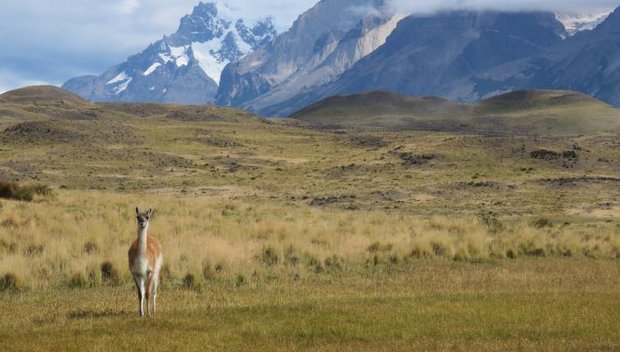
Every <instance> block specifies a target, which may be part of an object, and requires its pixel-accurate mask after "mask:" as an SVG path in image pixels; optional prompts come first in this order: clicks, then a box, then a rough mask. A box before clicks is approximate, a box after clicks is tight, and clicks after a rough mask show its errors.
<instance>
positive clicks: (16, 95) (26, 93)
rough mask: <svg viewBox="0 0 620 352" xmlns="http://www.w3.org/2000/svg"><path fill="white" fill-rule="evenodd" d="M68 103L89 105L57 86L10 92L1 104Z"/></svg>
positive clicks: (0, 97) (5, 95) (5, 94)
mask: <svg viewBox="0 0 620 352" xmlns="http://www.w3.org/2000/svg"><path fill="white" fill-rule="evenodd" d="M58 102H67V103H73V104H87V102H86V100H84V99H82V98H81V97H79V96H77V95H75V94H73V93H70V92H68V91H66V90H64V89H61V88H58V87H55V86H30V87H24V88H19V89H15V90H11V91H8V92H6V93H4V94H1V95H0V103H5V104H41V103H58Z"/></svg>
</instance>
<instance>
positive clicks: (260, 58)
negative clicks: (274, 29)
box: [217, 0, 404, 115]
mask: <svg viewBox="0 0 620 352" xmlns="http://www.w3.org/2000/svg"><path fill="white" fill-rule="evenodd" d="M403 17H404V16H402V15H399V14H393V13H390V12H388V11H387V10H386V9H384V2H383V0H323V1H321V2H319V3H318V4H317V5H316V6H314V7H313V8H312V9H310V10H308V11H307V12H305V13H304V14H302V15H301V16H300V17H299V18H298V19H297V21H296V22H295V23H294V24H293V26H292V28H291V29H290V30H289V31H288V32H286V33H284V34H282V35H280V36H279V37H278V38H277V39H276V40H275V41H274V42H273V44H272V45H266V46H264V47H262V48H260V49H258V50H257V51H255V52H253V53H252V54H250V55H248V56H246V57H244V58H243V59H241V60H239V61H238V62H235V63H231V64H230V65H228V66H227V67H226V69H225V70H224V72H223V74H222V81H221V85H220V88H219V91H218V96H217V103H218V104H220V105H228V106H236V107H242V108H245V109H248V110H252V111H258V112H261V113H263V114H266V115H286V114H288V113H291V112H293V111H295V110H296V109H299V108H300V107H301V106H300V105H298V104H291V103H290V100H291V99H292V98H294V97H296V96H299V95H301V94H306V93H307V92H312V91H313V90H314V89H316V88H318V87H320V86H321V85H324V84H326V83H329V82H331V81H333V80H334V79H335V78H336V77H338V76H339V75H340V74H342V72H344V71H346V70H347V69H349V68H350V67H352V66H353V65H354V64H355V63H356V62H357V61H359V60H360V59H361V58H363V57H365V56H366V55H368V54H370V53H372V52H373V51H374V50H376V49H377V48H378V47H379V46H381V45H382V44H384V43H385V40H386V38H387V37H388V36H389V34H390V33H391V32H392V31H393V30H394V28H396V25H397V23H398V21H399V20H400V19H402V18H403Z"/></svg>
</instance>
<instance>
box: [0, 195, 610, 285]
mask: <svg viewBox="0 0 620 352" xmlns="http://www.w3.org/2000/svg"><path fill="white" fill-rule="evenodd" d="M93 199H97V202H93V201H92V200H93ZM135 199H141V203H142V204H135ZM135 205H140V206H148V207H154V208H155V209H156V215H155V217H154V219H153V220H152V225H151V229H150V233H151V235H152V236H154V237H156V238H158V239H159V240H160V241H161V242H162V244H163V248H164V258H165V266H164V269H163V273H162V276H164V285H171V286H176V287H186V288H190V289H195V288H200V287H202V286H203V285H204V284H205V283H207V282H210V281H213V280H224V281H226V280H229V281H231V282H232V281H234V282H237V283H238V284H240V285H242V284H244V283H245V282H246V280H247V279H248V278H250V277H254V278H258V279H262V280H272V279H274V278H291V277H299V278H303V277H310V276H312V275H315V274H317V273H319V274H320V273H335V272H341V271H347V272H358V271H364V270H369V269H372V268H376V267H392V268H397V267H399V266H402V265H408V263H411V262H415V261H416V260H425V259H431V260H439V261H457V262H459V261H460V262H492V261H498V260H512V259H517V258H522V257H556V258H557V257H575V258H595V259H603V260H615V259H617V258H618V257H620V238H619V236H618V233H617V229H616V228H615V227H614V224H612V223H599V224H596V225H588V226H577V225H575V226H569V225H562V226H556V225H554V224H553V223H551V222H550V220H548V219H546V220H544V221H542V222H543V223H544V226H541V220H540V219H539V220H536V221H532V220H530V219H521V220H519V219H516V220H515V219H506V220H503V221H502V220H501V219H499V218H498V217H497V216H492V217H489V215H488V214H487V215H484V216H477V217H476V216H472V217H467V216H466V217H456V218H454V217H453V218H448V217H442V216H435V217H430V218H426V217H417V216H411V215H408V214H403V213H389V212H380V211H359V212H350V211H345V210H334V209H329V210H327V209H322V208H309V207H288V208H282V207H281V206H279V205H278V204H277V203H270V202H260V203H252V204H248V203H246V202H244V201H228V202H224V203H222V202H219V201H218V200H216V199H212V198H204V197H185V198H178V197H171V196H162V195H157V194H149V195H140V196H138V195H122V194H109V193H103V192H98V191H88V192H77V191H70V192H61V193H59V195H58V197H57V198H56V199H54V200H50V201H48V202H44V203H21V202H12V201H6V203H5V205H4V208H3V210H2V212H1V213H0V224H3V225H2V226H0V244H2V245H1V246H0V250H1V251H2V256H0V274H3V275H4V274H10V275H14V276H15V277H17V278H19V280H20V281H21V282H22V283H23V286H24V287H26V288H33V289H39V288H45V287H64V286H68V287H72V288H87V287H97V286H102V285H118V284H120V283H127V282H130V277H129V272H128V270H127V256H126V252H127V249H128V247H129V244H130V243H131V241H133V240H134V238H135V236H136V229H135V224H134V223H135V219H134V218H133V216H132V215H133V214H132V209H134V207H135ZM489 219H491V220H489ZM240 277H243V279H240Z"/></svg>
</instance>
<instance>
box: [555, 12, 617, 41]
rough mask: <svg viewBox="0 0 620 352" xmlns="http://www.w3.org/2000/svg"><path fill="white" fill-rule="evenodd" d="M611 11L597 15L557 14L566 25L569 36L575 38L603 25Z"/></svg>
mask: <svg viewBox="0 0 620 352" xmlns="http://www.w3.org/2000/svg"><path fill="white" fill-rule="evenodd" d="M610 13H611V11H606V12H596V13H562V14H557V15H556V18H557V19H558V20H559V21H560V22H562V24H564V28H566V32H567V33H568V35H569V36H573V35H575V34H577V33H578V32H581V31H589V30H593V29H594V28H596V27H597V26H598V25H599V24H601V23H603V21H605V19H606V18H607V16H609V14H610Z"/></svg>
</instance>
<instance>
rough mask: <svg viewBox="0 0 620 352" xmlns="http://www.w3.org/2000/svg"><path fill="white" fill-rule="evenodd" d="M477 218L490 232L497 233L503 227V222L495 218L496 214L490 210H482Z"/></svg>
mask: <svg viewBox="0 0 620 352" xmlns="http://www.w3.org/2000/svg"><path fill="white" fill-rule="evenodd" d="M478 220H479V221H480V223H482V224H483V225H485V226H486V227H487V229H488V230H489V232H490V233H498V232H501V231H503V230H504V229H505V226H504V224H502V223H501V221H499V220H498V219H497V214H496V213H494V212H492V211H483V212H481V213H480V214H478Z"/></svg>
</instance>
